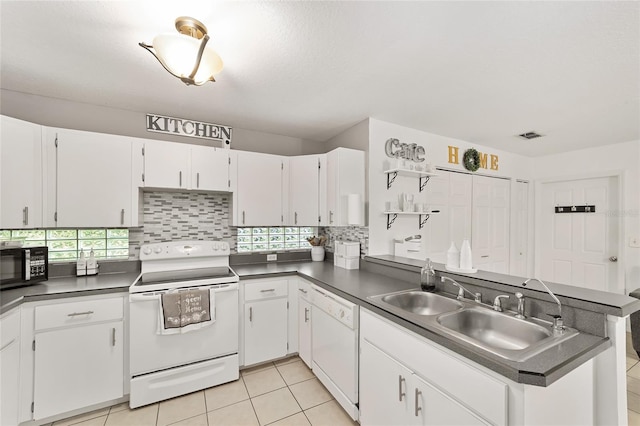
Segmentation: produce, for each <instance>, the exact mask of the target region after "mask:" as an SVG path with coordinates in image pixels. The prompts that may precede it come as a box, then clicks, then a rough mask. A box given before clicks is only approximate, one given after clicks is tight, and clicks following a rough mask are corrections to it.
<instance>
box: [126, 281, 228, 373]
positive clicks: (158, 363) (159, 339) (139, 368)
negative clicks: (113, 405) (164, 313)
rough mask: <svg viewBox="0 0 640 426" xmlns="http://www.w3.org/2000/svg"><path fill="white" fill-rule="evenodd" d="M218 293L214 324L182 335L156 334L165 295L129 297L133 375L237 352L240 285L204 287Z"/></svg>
mask: <svg viewBox="0 0 640 426" xmlns="http://www.w3.org/2000/svg"><path fill="white" fill-rule="evenodd" d="M198 288H211V289H213V290H214V292H215V308H216V311H215V312H216V314H215V319H216V320H215V322H214V323H213V324H211V325H210V326H207V327H203V328H201V329H198V330H192V331H189V332H186V333H183V334H168V335H160V334H157V330H158V322H159V321H160V299H161V294H162V293H163V292H159V291H156V292H146V293H134V294H130V295H129V318H130V319H129V348H130V349H129V352H130V371H131V376H132V377H135V376H139V375H141V374H146V373H151V372H154V371H158V370H163V369H167V368H172V367H177V366H181V365H185V364H189V363H193V362H198V361H204V360H208V359H212V358H217V357H220V356H224V355H229V354H234V353H237V352H238V284H237V283H232V284H221V285H212V286H206V287H204V286H202V287H198Z"/></svg>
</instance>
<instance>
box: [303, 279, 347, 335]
mask: <svg viewBox="0 0 640 426" xmlns="http://www.w3.org/2000/svg"><path fill="white" fill-rule="evenodd" d="M311 288H312V292H311V303H312V304H313V305H314V306H316V307H317V308H318V309H322V310H323V311H324V312H326V313H327V314H329V315H331V316H332V317H333V318H335V319H337V320H338V321H340V322H341V323H343V324H344V325H346V326H347V327H349V328H352V329H355V328H357V327H358V305H356V304H355V303H352V302H349V301H348V300H346V299H343V298H342V297H340V296H336V295H335V294H333V293H331V292H329V291H327V290H325V289H323V288H320V287H318V286H315V285H313V286H312V287H311Z"/></svg>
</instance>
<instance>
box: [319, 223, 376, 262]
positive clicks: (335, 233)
mask: <svg viewBox="0 0 640 426" xmlns="http://www.w3.org/2000/svg"><path fill="white" fill-rule="evenodd" d="M318 233H319V234H320V235H324V236H325V237H327V243H326V245H325V248H326V250H327V251H328V252H331V253H333V249H334V247H335V246H334V242H335V240H342V241H359V242H360V256H365V255H366V254H368V253H369V228H368V227H366V226H341V227H325V228H320V229H319V230H318Z"/></svg>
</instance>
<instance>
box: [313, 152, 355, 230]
mask: <svg viewBox="0 0 640 426" xmlns="http://www.w3.org/2000/svg"><path fill="white" fill-rule="evenodd" d="M364 160H365V156H364V151H358V150H355V149H348V148H337V149H334V150H333V151H330V152H329V153H327V168H326V170H327V175H326V176H327V178H326V182H327V189H326V214H325V215H323V216H324V217H322V218H321V222H320V224H321V225H328V226H347V225H359V226H363V225H364V179H365V176H364ZM350 195H352V196H357V197H359V198H358V199H359V201H358V202H357V203H355V204H352V208H353V207H355V208H356V209H357V211H356V212H353V211H352V212H351V215H350V214H349V207H348V206H349V196H350ZM350 216H351V220H349V219H350Z"/></svg>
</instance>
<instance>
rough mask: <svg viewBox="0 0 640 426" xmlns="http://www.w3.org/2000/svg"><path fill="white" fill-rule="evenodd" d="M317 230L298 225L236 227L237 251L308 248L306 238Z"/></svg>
mask: <svg viewBox="0 0 640 426" xmlns="http://www.w3.org/2000/svg"><path fill="white" fill-rule="evenodd" d="M317 231H318V230H317V228H314V227H298V226H286V227H254V228H238V246H237V247H238V253H250V252H256V251H282V250H300V249H310V248H311V245H310V244H309V242H308V241H307V238H309V237H313V236H314V235H317Z"/></svg>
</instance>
